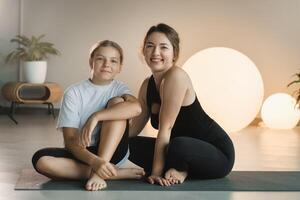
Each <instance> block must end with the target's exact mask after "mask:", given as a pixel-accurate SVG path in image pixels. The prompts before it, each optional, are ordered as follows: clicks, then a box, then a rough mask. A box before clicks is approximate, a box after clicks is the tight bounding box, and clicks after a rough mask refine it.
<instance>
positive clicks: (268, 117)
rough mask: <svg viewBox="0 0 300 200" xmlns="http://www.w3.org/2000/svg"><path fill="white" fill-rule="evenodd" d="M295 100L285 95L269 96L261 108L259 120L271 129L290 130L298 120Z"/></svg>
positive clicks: (299, 114) (298, 112)
mask: <svg viewBox="0 0 300 200" xmlns="http://www.w3.org/2000/svg"><path fill="white" fill-rule="evenodd" d="M295 105H296V100H295V99H294V98H293V97H292V96H290V95H288V94H285V93H276V94H273V95H271V96H269V97H268V98H267V99H266V100H265V101H264V103H263V106H262V108H261V118H262V120H263V122H264V123H265V125H266V126H267V127H269V128H273V129H292V128H294V127H295V126H296V125H297V123H298V121H299V118H300V111H299V108H298V106H295Z"/></svg>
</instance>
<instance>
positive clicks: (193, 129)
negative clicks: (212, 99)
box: [147, 76, 215, 140]
mask: <svg viewBox="0 0 300 200" xmlns="http://www.w3.org/2000/svg"><path fill="white" fill-rule="evenodd" d="M174 98H176V97H174ZM153 104H158V105H159V106H160V105H161V99H160V95H159V92H158V91H157V89H156V85H155V81H154V78H153V76H151V77H150V79H149V82H148V87H147V106H148V109H149V110H150V113H151V116H150V117H151V125H152V127H153V128H155V129H158V126H159V111H158V113H156V114H155V113H152V110H151V107H152V105H153ZM212 122H213V120H212V119H211V118H210V117H209V116H208V115H207V114H206V113H205V111H204V110H203V109H202V107H201V105H200V103H199V101H198V99H197V96H196V98H195V101H194V102H193V103H192V104H190V105H188V106H181V108H180V111H179V113H178V116H177V118H176V121H175V124H174V126H173V128H172V132H171V138H174V137H179V136H187V137H193V138H199V139H203V140H212V139H213V138H215V137H214V136H212V135H210V134H209V128H210V126H211V124H212Z"/></svg>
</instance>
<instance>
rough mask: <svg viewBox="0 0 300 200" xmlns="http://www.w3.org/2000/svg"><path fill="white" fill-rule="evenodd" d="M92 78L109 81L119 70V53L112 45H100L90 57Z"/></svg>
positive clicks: (97, 80) (96, 80)
mask: <svg viewBox="0 0 300 200" xmlns="http://www.w3.org/2000/svg"><path fill="white" fill-rule="evenodd" d="M90 66H91V69H92V76H93V77H92V80H93V81H95V82H96V83H97V82H105V81H111V80H112V79H114V78H115V76H116V75H117V74H118V73H120V71H121V63H120V54H119V52H118V51H117V50H116V49H115V48H114V47H110V46H107V47H100V48H99V49H98V50H97V51H96V52H95V53H94V56H93V58H91V59H90Z"/></svg>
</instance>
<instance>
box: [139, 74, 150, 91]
mask: <svg viewBox="0 0 300 200" xmlns="http://www.w3.org/2000/svg"><path fill="white" fill-rule="evenodd" d="M149 79H150V77H148V78H146V79H145V80H144V81H143V83H142V85H141V89H142V88H143V89H145V88H147V86H148V83H149Z"/></svg>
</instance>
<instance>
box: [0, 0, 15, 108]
mask: <svg viewBox="0 0 300 200" xmlns="http://www.w3.org/2000/svg"><path fill="white" fill-rule="evenodd" d="M19 13H20V1H19V0H0V89H1V87H2V86H3V85H4V84H5V83H6V82H8V81H16V80H18V64H16V63H15V64H5V63H4V59H5V56H6V55H7V54H8V53H9V52H10V51H11V50H12V49H13V48H15V47H16V45H15V44H12V43H10V42H9V41H10V39H11V38H12V37H14V36H15V35H17V34H19V27H20V25H19V21H20V20H19V17H20V16H19ZM0 104H1V105H5V106H8V102H6V101H5V100H4V99H3V97H2V96H1V95H0Z"/></svg>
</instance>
